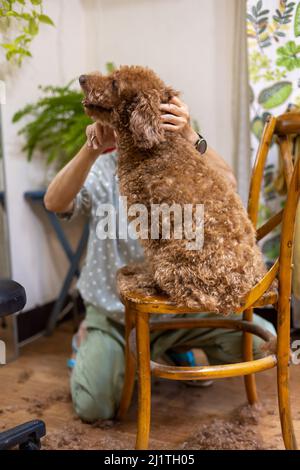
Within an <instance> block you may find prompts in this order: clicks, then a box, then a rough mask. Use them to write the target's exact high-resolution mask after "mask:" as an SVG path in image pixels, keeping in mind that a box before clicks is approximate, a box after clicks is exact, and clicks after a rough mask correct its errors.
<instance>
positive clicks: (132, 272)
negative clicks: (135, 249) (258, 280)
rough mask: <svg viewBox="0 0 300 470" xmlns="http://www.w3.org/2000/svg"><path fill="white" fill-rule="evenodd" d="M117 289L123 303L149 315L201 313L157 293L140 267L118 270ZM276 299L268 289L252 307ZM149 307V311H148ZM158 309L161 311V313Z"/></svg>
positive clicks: (274, 290)
mask: <svg viewBox="0 0 300 470" xmlns="http://www.w3.org/2000/svg"><path fill="white" fill-rule="evenodd" d="M117 287H118V292H119V295H120V298H121V300H122V302H123V303H126V302H132V303H134V304H140V305H141V304H143V305H145V306H147V308H148V311H149V313H175V312H178V313H190V312H197V313H199V312H201V310H200V308H198V309H197V308H193V309H191V308H189V307H179V306H178V305H176V303H175V302H173V301H172V299H171V298H170V297H168V296H167V295H165V294H163V293H161V292H159V291H158V290H157V289H156V288H155V286H154V285H153V281H152V277H151V275H150V274H149V273H147V272H145V271H144V266H142V265H138V264H131V265H128V266H124V267H123V268H121V269H119V271H118V273H117ZM277 299H278V291H277V290H276V289H273V290H271V289H270V290H268V291H267V292H265V294H264V295H263V296H262V297H261V298H260V299H259V300H258V301H256V302H255V303H254V304H253V307H258V308H259V307H265V306H267V305H274V304H276V303H277ZM150 306H151V309H149V307H150ZM160 309H162V311H161V312H160ZM237 313H239V312H237Z"/></svg>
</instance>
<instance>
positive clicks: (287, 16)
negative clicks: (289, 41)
mask: <svg viewBox="0 0 300 470" xmlns="http://www.w3.org/2000/svg"><path fill="white" fill-rule="evenodd" d="M295 5H296V3H295V2H289V1H288V0H281V2H280V7H279V8H277V10H276V13H275V15H273V20H274V23H275V25H276V28H275V31H274V33H273V37H274V39H275V40H276V41H277V42H278V41H279V39H280V38H282V37H285V36H286V33H285V32H284V31H282V30H281V28H282V26H284V25H287V24H289V23H291V21H292V18H293V12H294V7H295Z"/></svg>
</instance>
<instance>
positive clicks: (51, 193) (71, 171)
mask: <svg viewBox="0 0 300 470" xmlns="http://www.w3.org/2000/svg"><path fill="white" fill-rule="evenodd" d="M86 134H87V142H86V143H85V144H84V146H83V147H82V148H81V149H80V151H79V152H78V154H77V155H76V156H75V157H74V158H73V159H72V160H71V161H70V162H69V163H68V164H67V165H66V166H65V167H64V168H63V169H62V170H60V172H59V173H58V174H57V175H56V176H55V178H54V179H53V181H52V182H51V183H50V185H49V187H48V189H47V192H46V194H45V198H44V203H45V206H46V208H47V209H48V210H49V211H52V212H62V213H63V212H71V211H72V209H73V204H74V198H75V197H76V195H77V193H78V192H79V191H80V189H81V188H82V186H83V184H84V182H85V180H86V178H87V175H88V173H89V171H90V169H91V167H92V165H93V164H94V163H95V161H96V160H97V158H98V157H99V155H101V154H102V153H103V152H104V151H105V150H106V149H107V148H109V147H112V146H113V145H114V144H115V137H114V134H113V131H112V130H111V129H109V128H107V127H103V126H101V125H100V124H99V123H95V124H92V125H90V126H88V127H87V130H86Z"/></svg>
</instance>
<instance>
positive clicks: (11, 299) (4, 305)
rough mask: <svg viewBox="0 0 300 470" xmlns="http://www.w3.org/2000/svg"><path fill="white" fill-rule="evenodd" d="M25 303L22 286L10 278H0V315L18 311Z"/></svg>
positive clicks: (24, 293)
mask: <svg viewBox="0 0 300 470" xmlns="http://www.w3.org/2000/svg"><path fill="white" fill-rule="evenodd" d="M25 304H26V292H25V289H24V287H23V286H21V284H19V283H18V282H15V281H12V280H10V279H0V317H4V316H6V315H11V314H13V313H16V312H19V311H20V310H22V309H23V307H24V306H25Z"/></svg>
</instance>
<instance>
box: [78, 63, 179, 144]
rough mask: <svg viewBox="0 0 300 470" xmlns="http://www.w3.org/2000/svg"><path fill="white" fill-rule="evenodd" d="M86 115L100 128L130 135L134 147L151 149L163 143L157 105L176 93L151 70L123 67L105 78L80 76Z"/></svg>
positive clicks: (92, 75)
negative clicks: (103, 126) (98, 124)
mask: <svg viewBox="0 0 300 470" xmlns="http://www.w3.org/2000/svg"><path fill="white" fill-rule="evenodd" d="M79 82H80V85H81V87H82V89H83V92H84V94H85V99H84V100H83V105H84V107H85V111H86V113H87V114H88V115H89V116H91V117H92V118H93V119H94V120H96V121H100V122H101V123H102V124H108V125H110V126H112V127H114V128H116V129H118V128H120V126H121V127H122V128H123V129H124V128H125V129H128V130H130V132H131V135H132V138H133V142H134V144H135V145H136V146H137V147H139V148H143V149H150V148H152V147H154V146H155V145H157V144H159V143H161V142H163V141H164V138H165V136H164V132H163V129H162V128H161V121H160V115H161V112H160V109H159V106H160V103H168V102H169V101H170V99H171V98H172V97H173V96H177V95H178V92H176V91H175V90H173V89H172V88H170V87H167V86H166V85H165V84H164V83H163V81H162V80H160V78H159V77H158V76H157V75H156V74H155V73H154V72H153V71H152V70H150V69H148V68H144V67H139V66H132V67H128V66H124V67H121V68H120V69H119V70H116V71H114V72H113V73H112V74H110V75H108V76H104V75H101V74H100V73H93V74H90V75H81V77H80V78H79Z"/></svg>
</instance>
